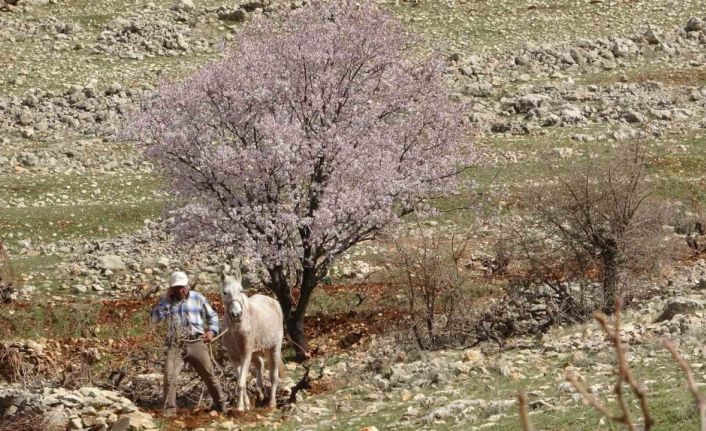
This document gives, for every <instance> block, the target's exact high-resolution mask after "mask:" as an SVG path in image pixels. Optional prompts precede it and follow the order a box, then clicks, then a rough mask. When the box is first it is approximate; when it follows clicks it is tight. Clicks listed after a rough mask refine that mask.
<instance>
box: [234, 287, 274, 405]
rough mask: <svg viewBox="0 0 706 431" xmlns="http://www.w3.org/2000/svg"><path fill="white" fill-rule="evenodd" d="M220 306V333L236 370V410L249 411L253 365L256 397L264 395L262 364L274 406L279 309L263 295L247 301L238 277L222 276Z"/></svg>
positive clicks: (270, 299) (254, 296) (271, 402)
mask: <svg viewBox="0 0 706 431" xmlns="http://www.w3.org/2000/svg"><path fill="white" fill-rule="evenodd" d="M221 285H222V286H221V287H222V291H221V296H222V298H223V306H224V307H225V327H226V328H227V329H228V332H226V333H225V334H223V344H224V345H225V346H226V350H227V351H228V356H229V357H230V361H231V363H232V364H233V365H234V366H235V367H236V369H237V370H238V406H237V410H238V411H241V412H242V411H244V410H249V409H250V400H249V399H248V396H247V392H246V389H247V381H248V371H249V369H250V365H251V363H252V364H253V365H255V368H256V372H257V383H258V389H259V391H260V395H261V396H262V395H263V394H264V384H263V381H262V369H263V368H264V362H265V360H267V365H268V368H269V371H270V382H271V384H272V387H271V388H270V407H275V406H276V405H277V404H276V403H277V385H278V384H279V369H280V366H281V365H282V364H281V362H282V340H283V338H284V329H283V327H282V320H283V317H282V308H281V307H280V305H279V302H277V301H276V300H274V299H272V298H270V297H269V296H265V295H253V296H251V297H250V298H248V296H247V295H245V293H244V292H243V285H242V284H241V279H240V277H237V278H236V277H231V276H226V275H225V274H223V275H222V283H221Z"/></svg>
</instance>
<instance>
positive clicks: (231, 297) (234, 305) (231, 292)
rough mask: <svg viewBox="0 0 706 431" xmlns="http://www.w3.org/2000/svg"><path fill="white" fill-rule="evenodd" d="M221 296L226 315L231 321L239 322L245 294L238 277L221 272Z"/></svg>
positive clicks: (243, 309) (245, 298) (245, 301)
mask: <svg viewBox="0 0 706 431" xmlns="http://www.w3.org/2000/svg"><path fill="white" fill-rule="evenodd" d="M221 297H222V298H223V306H224V307H225V312H226V316H227V317H228V318H229V320H230V321H231V322H240V320H241V319H242V318H243V312H244V311H245V305H246V304H247V298H248V297H247V296H246V295H245V292H243V285H242V283H241V279H240V278H239V277H233V276H230V275H225V273H223V274H221Z"/></svg>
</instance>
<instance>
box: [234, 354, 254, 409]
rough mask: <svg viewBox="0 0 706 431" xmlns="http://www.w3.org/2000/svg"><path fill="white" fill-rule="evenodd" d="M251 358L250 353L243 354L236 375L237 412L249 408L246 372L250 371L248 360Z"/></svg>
mask: <svg viewBox="0 0 706 431" xmlns="http://www.w3.org/2000/svg"><path fill="white" fill-rule="evenodd" d="M251 358H252V352H251V351H248V350H246V351H245V352H243V358H242V361H241V363H240V374H239V375H238V408H237V409H236V410H237V411H239V412H242V411H245V409H246V408H248V407H249V406H250V401H249V400H248V393H247V392H248V390H247V389H248V388H247V383H248V371H249V370H250V359H251Z"/></svg>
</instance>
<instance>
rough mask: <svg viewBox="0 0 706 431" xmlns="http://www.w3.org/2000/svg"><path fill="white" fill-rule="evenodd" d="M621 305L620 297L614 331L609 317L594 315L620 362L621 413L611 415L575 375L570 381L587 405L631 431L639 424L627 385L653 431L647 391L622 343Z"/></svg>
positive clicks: (617, 392) (618, 393) (647, 429)
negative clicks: (632, 408) (633, 413)
mask: <svg viewBox="0 0 706 431" xmlns="http://www.w3.org/2000/svg"><path fill="white" fill-rule="evenodd" d="M621 305H622V304H621V301H620V298H619V297H618V299H617V300H616V304H615V322H614V327H613V328H611V327H610V324H609V323H608V317H607V316H606V315H605V314H603V313H595V314H594V316H595V319H596V321H597V322H598V324H599V325H600V327H601V329H602V330H603V332H605V334H606V336H607V337H608V340H609V341H610V342H611V344H612V345H613V348H614V349H615V353H616V356H617V359H618V379H617V381H616V382H615V389H614V390H615V395H616V398H617V400H618V405H619V406H620V414H617V415H613V414H611V413H610V412H609V411H608V410H607V409H606V408H605V407H604V406H602V404H600V403H599V402H598V400H597V399H596V398H595V397H592V396H589V394H588V391H587V390H586V388H585V387H584V386H583V384H582V383H580V382H579V381H578V380H577V379H576V378H575V377H574V376H571V375H568V376H567V380H568V381H569V382H570V383H571V385H572V386H574V388H576V390H577V391H579V393H580V394H581V397H582V398H583V400H584V401H585V402H586V403H587V404H589V405H591V406H592V407H593V408H594V409H596V411H598V412H599V413H600V414H601V415H603V416H605V417H607V418H608V419H610V420H611V421H613V422H616V423H619V424H621V425H623V426H625V428H627V429H629V430H630V431H637V427H636V426H635V423H634V421H633V419H632V417H631V415H630V411H629V409H628V403H627V400H626V399H625V394H624V392H623V384H627V385H628V386H629V387H630V389H631V390H632V392H633V394H634V395H635V396H636V397H637V399H638V400H639V401H640V410H641V412H642V419H643V424H644V425H643V427H644V428H643V429H644V430H645V431H650V429H652V426H653V425H654V422H655V421H654V419H653V418H652V416H651V415H650V409H649V406H648V405H647V392H646V391H645V389H644V388H643V387H642V385H640V384H639V383H638V382H637V380H636V379H635V376H634V375H633V373H632V369H631V368H630V364H629V363H628V359H627V355H626V352H625V346H624V345H623V343H622V341H621V340H620V313H621V310H622V306H621Z"/></svg>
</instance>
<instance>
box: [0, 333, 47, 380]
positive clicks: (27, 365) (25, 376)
mask: <svg viewBox="0 0 706 431" xmlns="http://www.w3.org/2000/svg"><path fill="white" fill-rule="evenodd" d="M57 373H58V366H57V364H56V362H55V361H54V360H53V359H52V357H51V356H49V355H47V354H45V353H44V352H43V349H42V348H41V346H40V345H38V344H37V343H34V342H23V341H16V342H15V341H9V342H2V343H0V377H1V378H2V379H4V380H6V381H7V382H10V383H21V384H23V385H24V386H37V385H39V386H41V384H42V382H43V381H45V380H46V379H48V378H53V377H56V375H57Z"/></svg>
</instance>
